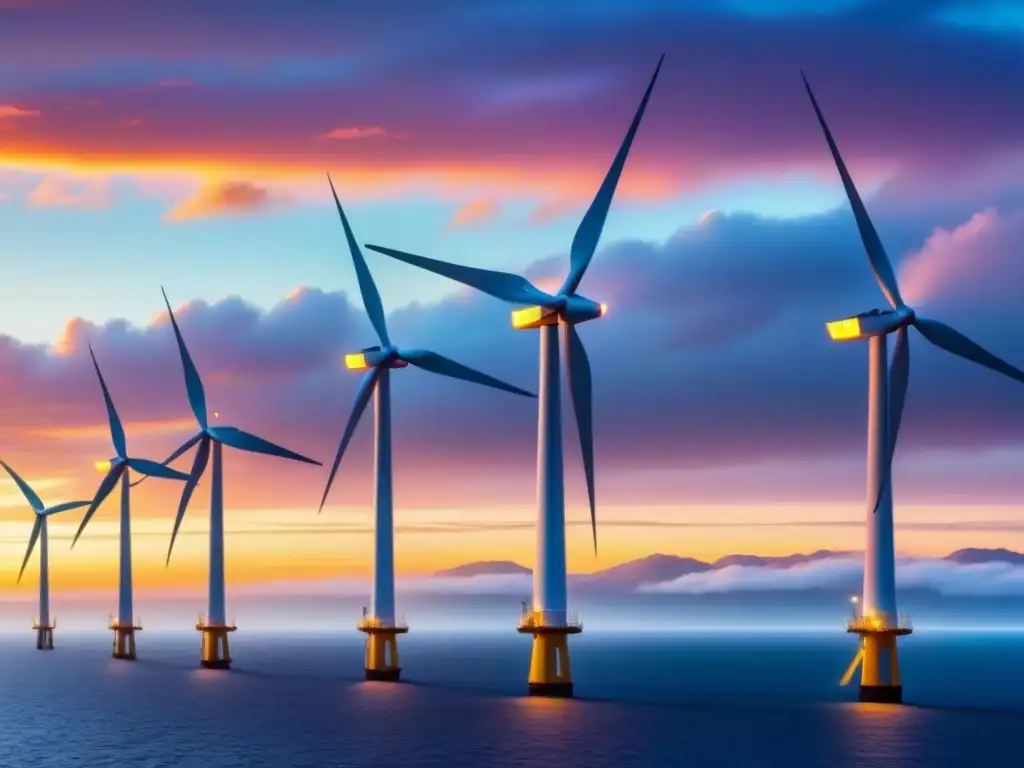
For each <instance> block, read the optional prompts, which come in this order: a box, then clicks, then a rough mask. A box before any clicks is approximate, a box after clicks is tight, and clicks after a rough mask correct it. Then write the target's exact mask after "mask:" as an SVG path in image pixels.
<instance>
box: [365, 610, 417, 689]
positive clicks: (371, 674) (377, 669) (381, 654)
mask: <svg viewBox="0 0 1024 768" xmlns="http://www.w3.org/2000/svg"><path fill="white" fill-rule="evenodd" d="M358 629H359V631H360V632H363V633H365V634H366V659H365V661H364V664H363V666H364V668H365V671H366V679H367V680H375V681H378V682H387V683H397V682H398V681H399V680H400V679H401V677H402V665H401V663H400V662H399V659H398V636H399V635H404V634H406V633H407V632H408V631H409V627H407V626H406V625H405V624H404V623H399V622H382V621H381V620H380V619H378V618H375V617H373V616H364V617H363V619H362V620H361V621H360V622H359V625H358Z"/></svg>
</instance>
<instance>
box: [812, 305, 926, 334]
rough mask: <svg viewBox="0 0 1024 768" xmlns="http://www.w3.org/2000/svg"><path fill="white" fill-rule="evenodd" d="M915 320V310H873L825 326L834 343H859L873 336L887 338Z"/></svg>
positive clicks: (905, 308)
mask: <svg viewBox="0 0 1024 768" xmlns="http://www.w3.org/2000/svg"><path fill="white" fill-rule="evenodd" d="M913 320H914V310H912V309H910V308H909V307H900V308H899V309H873V310H871V311H870V312H862V313H861V314H859V315H854V316H853V317H848V318H846V319H845V320H833V321H832V322H830V323H826V324H825V328H826V329H827V330H828V335H829V336H831V337H832V341H858V340H860V339H867V338H870V337H871V336H886V335H888V334H890V333H894V332H895V331H898V330H899V329H900V328H903V327H905V326H907V325H909V324H910V323H911V322H913Z"/></svg>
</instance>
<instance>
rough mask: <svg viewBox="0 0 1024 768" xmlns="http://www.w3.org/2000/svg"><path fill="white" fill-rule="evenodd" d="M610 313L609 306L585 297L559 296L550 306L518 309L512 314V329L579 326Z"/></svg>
mask: <svg viewBox="0 0 1024 768" xmlns="http://www.w3.org/2000/svg"><path fill="white" fill-rule="evenodd" d="M607 311H608V305H607V304H598V303H597V302H596V301H591V300H590V299H588V298H586V297H584V296H577V295H572V296H565V295H561V296H557V297H556V298H555V301H553V302H552V303H551V304H549V305H537V306H533V307H527V308H526V309H517V310H516V311H514V312H513V313H512V327H513V328H515V329H516V330H527V329H530V328H540V327H541V326H542V325H557V324H558V323H560V322H562V323H569V324H570V325H578V324H579V323H585V322H587V321H588V320H596V319H597V318H599V317H602V316H603V315H604V314H605V313H606V312H607Z"/></svg>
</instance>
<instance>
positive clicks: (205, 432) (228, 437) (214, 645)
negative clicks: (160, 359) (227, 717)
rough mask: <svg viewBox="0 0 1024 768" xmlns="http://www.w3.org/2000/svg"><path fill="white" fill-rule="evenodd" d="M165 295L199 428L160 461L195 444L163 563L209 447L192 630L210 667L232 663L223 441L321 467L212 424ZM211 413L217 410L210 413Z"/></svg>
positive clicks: (258, 439) (234, 429)
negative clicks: (201, 580) (202, 583)
mask: <svg viewBox="0 0 1024 768" xmlns="http://www.w3.org/2000/svg"><path fill="white" fill-rule="evenodd" d="M160 290H161V291H162V292H163V294H164V303H165V304H166V305H167V314H168V316H169V317H170V319H171V327H172V328H173V329H174V337H175V339H177V342H178V352H179V353H180V355H181V365H182V368H183V369H184V372H185V388H186V390H187V392H188V402H189V406H190V407H191V408H192V413H193V414H194V415H195V417H196V421H197V422H198V423H199V432H197V433H196V434H195V435H193V436H192V437H190V438H189V439H188V440H186V441H185V442H184V443H183V444H182V445H181V446H180V447H179V448H178V449H177V450H176V451H174V453H172V454H171V455H170V456H169V457H168V458H167V459H166V460H165V461H163V462H162V463H163V464H169V463H171V462H172V461H174V460H175V459H177V458H178V457H179V456H181V455H182V454H184V453H185V452H186V451H188V450H189V449H190V448H192V446H194V445H198V446H199V447H198V448H197V449H196V455H195V459H194V460H193V462H192V471H191V472H190V473H189V477H188V480H187V481H186V482H185V488H184V490H183V491H182V493H181V502H180V503H179V504H178V514H177V516H176V517H175V518H174V529H173V531H172V532H171V543H170V546H169V547H168V548H167V562H168V563H169V562H170V560H171V552H172V551H173V550H174V541H175V539H176V538H177V536H178V529H179V528H180V527H181V521H182V519H183V518H184V517H185V509H186V508H187V507H188V502H189V500H190V499H191V498H192V492H193V491H194V490H195V488H196V486H197V485H198V484H199V480H200V478H202V476H203V472H204V471H205V470H206V465H207V463H208V462H209V460H210V452H211V448H212V452H213V482H212V483H211V488H210V587H209V603H208V611H207V615H206V617H205V618H203V617H200V619H199V621H198V622H197V623H196V629H197V630H198V631H200V632H202V633H203V644H202V650H201V654H200V663H201V664H202V666H204V667H207V668H210V669H228V668H229V667H230V666H231V654H230V652H229V650H228V633H229V632H234V631H235V629H236V627H235V626H234V625H229V624H228V622H227V611H226V607H225V595H224V480H223V477H224V473H223V462H222V446H225V445H226V446H228V447H229V448H237V449H238V450H240V451H248V452H250V453H261V454H265V455H267V456H277V457H279V458H282V459H291V460H292V461H301V462H304V463H306V464H315V465H316V466H321V464H320V462H319V461H315V460H313V459H309V458H306V457H305V456H303V455H301V454H298V453H295V452H294V451H290V450H288V449H287V448H282V447H281V446H279V445H275V444H274V443H271V442H270V441H268V440H264V439H263V438H262V437H257V436H256V435H254V434H252V433H250V432H245V431H243V430H241V429H238V427H224V426H221V427H211V426H210V425H209V421H208V419H207V415H206V392H205V390H204V389H203V382H202V379H200V378H199V372H198V371H197V370H196V366H195V364H194V363H193V362H192V356H191V355H189V352H188V348H187V347H186V346H185V339H184V338H182V335H181V330H180V329H179V328H178V322H177V320H175V318H174V311H173V310H172V309H171V303H170V301H168V299H167V293H166V292H165V291H163V289H162V288H161V289H160ZM214 415H215V416H216V415H217V414H214Z"/></svg>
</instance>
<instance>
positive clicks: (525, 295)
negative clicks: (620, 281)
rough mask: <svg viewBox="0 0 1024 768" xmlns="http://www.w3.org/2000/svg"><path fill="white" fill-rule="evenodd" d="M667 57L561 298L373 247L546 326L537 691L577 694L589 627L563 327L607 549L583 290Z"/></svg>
mask: <svg viewBox="0 0 1024 768" xmlns="http://www.w3.org/2000/svg"><path fill="white" fill-rule="evenodd" d="M664 59H665V57H664V56H662V57H661V59H660V60H659V61H658V66H657V68H656V69H655V70H654V75H653V76H652V77H651V80H650V83H649V84H648V86H647V91H646V92H645V93H644V96H643V99H642V100H641V102H640V106H639V107H638V108H637V111H636V114H635V116H634V117H633V122H632V124H631V125H630V126H629V130H628V131H627V132H626V137H625V139H623V141H622V145H621V146H620V147H619V151H618V154H617V155H616V156H615V159H614V161H613V162H612V165H611V168H610V169H609V171H608V173H607V175H606V176H605V178H604V182H603V183H602V184H601V187H600V189H599V190H598V192H597V195H596V197H595V198H594V201H593V202H592V203H591V205H590V208H589V209H588V210H587V213H586V215H584V217H583V221H582V222H581V223H580V226H579V228H578V229H577V230H576V236H575V237H574V238H573V241H572V246H571V248H570V251H569V263H570V269H569V275H568V276H567V277H566V279H565V282H564V283H563V284H562V287H561V288H559V290H558V293H557V294H556V295H554V296H552V295H551V294H548V293H545V292H544V291H542V290H540V289H539V288H537V287H536V286H535V285H533V284H532V283H530V282H529V281H527V280H526V279H525V278H523V277H520V276H518V275H510V274H507V273H505V272H495V271H492V270H488V269H478V268H475V267H466V266H461V265H458V264H449V263H447V262H444V261H437V260H436V259H429V258H426V257H424V256H416V255H414V254H411V253H406V252H404V251H397V250H394V249H392V248H383V247H381V246H377V245H367V246H366V247H367V248H369V249H370V250H373V251H377V252H378V253H383V254H384V255H386V256H391V257H392V258H395V259H398V260H399V261H404V262H405V263H407V264H412V265H413V266H417V267H421V268H422V269H426V270H428V271H430V272H434V273H435V274H438V275H442V276H444V277H448V278H450V279H452V280H456V281H458V282H460V283H463V284H465V285H468V286H470V287H471V288H476V289H477V290H479V291H482V292H483V293H486V294H488V295H490V296H494V297H495V298H497V299H501V300H502V301H505V302H508V303H510V304H531V305H533V306H531V307H529V308H527V309H521V310H518V311H515V312H513V313H512V325H513V327H514V328H517V329H528V328H538V329H540V403H539V413H538V439H537V486H538V488H537V501H538V516H537V549H538V551H537V557H536V566H535V568H534V575H533V610H532V611H530V612H529V613H527V614H526V615H524V616H523V618H522V620H521V622H520V627H519V631H520V632H523V633H527V634H531V635H533V656H532V661H531V664H530V687H529V690H530V693H531V694H535V695H542V696H572V691H573V688H572V673H571V669H570V665H569V645H568V639H567V636H568V635H569V634H576V633H578V632H581V631H582V629H583V627H582V624H580V622H579V620H578V619H577V618H576V617H575V616H573V615H570V614H569V613H568V611H567V601H566V563H565V488H564V476H563V464H562V426H561V418H562V413H561V404H560V390H559V387H560V377H559V370H558V326H559V325H561V326H563V327H564V329H565V337H566V346H567V351H566V359H565V364H566V373H567V376H568V380H569V393H570V395H571V396H572V401H573V406H574V409H575V411H576V425H577V429H578V431H579V438H580V449H581V453H582V455H583V469H584V472H585V474H586V480H587V497H588V500H589V502H590V524H591V530H592V533H593V537H594V552H595V554H596V552H597V516H596V503H595V498H594V442H593V426H592V413H591V411H592V392H591V379H590V361H589V360H588V358H587V352H586V350H585V349H584V347H583V342H582V340H581V339H580V337H579V334H578V333H577V331H576V326H577V325H578V324H580V323H584V322H586V321H588V320H594V319H596V318H598V317H602V316H603V315H604V314H605V312H606V309H607V308H606V306H605V305H604V304H598V303H597V302H594V301H591V300H590V299H588V298H585V297H583V296H580V295H579V294H578V293H577V292H576V290H577V288H578V287H579V285H580V281H581V280H582V279H583V275H584V273H585V272H586V270H587V267H588V266H589V264H590V261H591V259H592V258H593V256H594V251H595V250H596V249H597V243H598V241H599V240H600V238H601V231H602V229H603V228H604V222H605V219H606V218H607V216H608V210H609V208H610V207H611V204H612V198H613V196H614V194H615V188H616V186H617V185H618V182H619V177H620V176H621V175H622V169H623V167H624V166H625V164H626V158H627V157H628V155H629V150H630V147H631V146H632V144H633V139H634V137H635V136H636V132H637V130H638V129H639V127H640V121H641V119H642V118H643V115H644V110H646V108H647V102H648V101H649V100H650V98H651V92H652V91H653V90H654V84H655V82H656V81H657V79H658V73H659V72H660V71H661V65H662V62H663V61H664Z"/></svg>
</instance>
